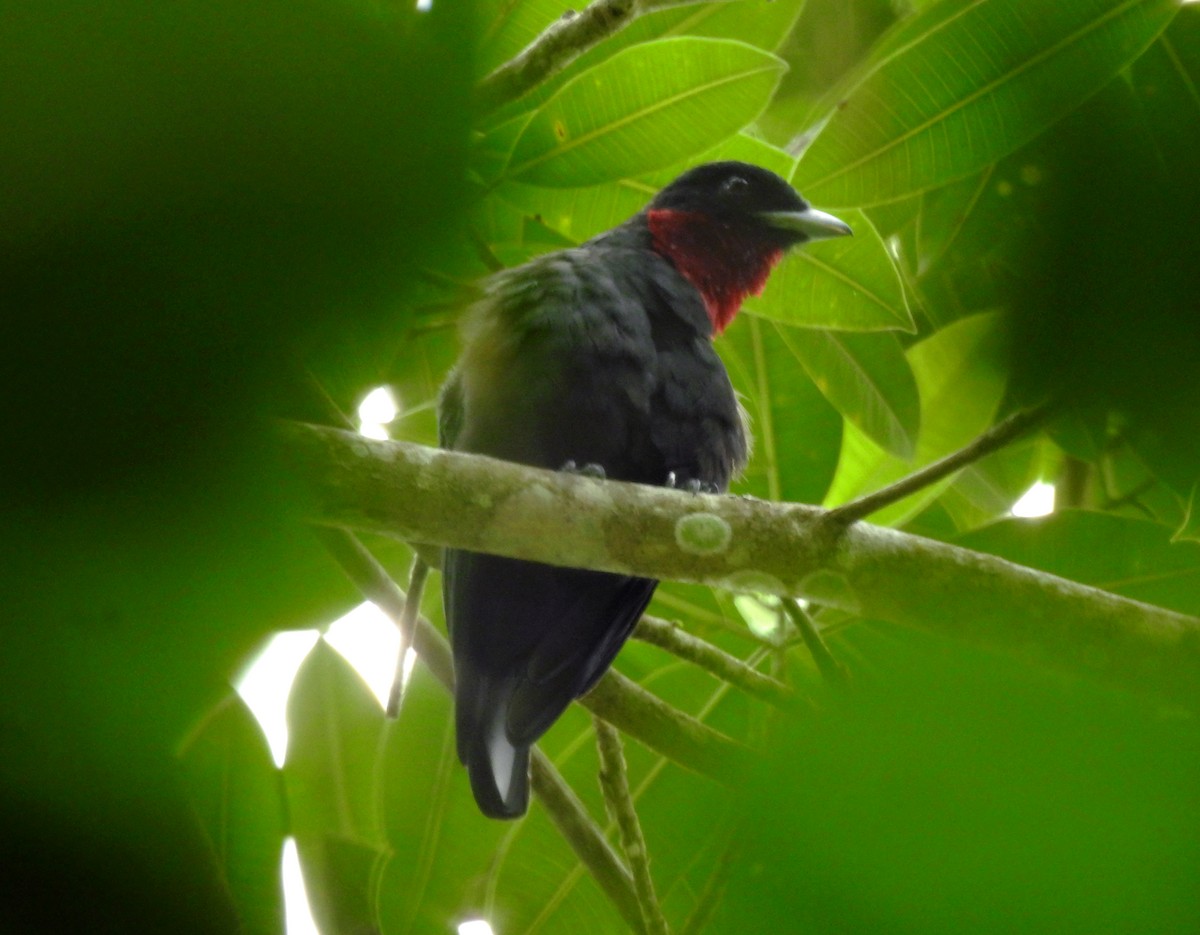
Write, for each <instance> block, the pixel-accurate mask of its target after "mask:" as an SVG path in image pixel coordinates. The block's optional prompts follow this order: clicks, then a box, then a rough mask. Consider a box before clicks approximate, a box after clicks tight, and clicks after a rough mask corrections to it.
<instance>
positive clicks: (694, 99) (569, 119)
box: [507, 38, 786, 187]
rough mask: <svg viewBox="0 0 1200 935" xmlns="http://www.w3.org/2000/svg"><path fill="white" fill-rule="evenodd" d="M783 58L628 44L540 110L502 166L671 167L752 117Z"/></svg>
mask: <svg viewBox="0 0 1200 935" xmlns="http://www.w3.org/2000/svg"><path fill="white" fill-rule="evenodd" d="M785 67H786V66H785V65H784V63H783V62H782V61H780V60H779V59H777V58H776V57H775V56H773V55H770V54H768V53H766V52H763V51H761V50H759V49H755V48H753V47H752V46H748V45H745V44H743V43H740V42H730V41H727V40H721V39H690V38H689V39H664V40H661V41H659V42H653V43H649V44H646V45H642V46H636V47H634V48H630V49H626V50H624V51H622V52H619V53H618V54H616V55H614V56H613V57H612V58H611V59H609V60H608V61H606V62H603V63H602V64H600V65H598V66H596V67H595V68H593V69H591V70H590V71H587V72H584V73H583V74H581V75H579V76H577V77H576V78H574V79H573V80H571V81H569V82H568V83H567V84H565V85H563V87H562V88H561V89H560V90H559V91H558V92H557V93H556V94H555V95H554V96H553V97H552V98H551V99H550V100H549V101H547V102H546V103H545V104H543V105H542V106H541V107H540V108H539V109H538V111H537V112H536V113H535V114H534V116H533V119H532V120H531V121H530V122H529V125H528V126H527V127H526V128H525V130H524V132H523V133H522V134H521V137H520V138H519V139H518V140H517V144H516V147H515V149H514V150H513V156H512V161H511V162H510V164H509V167H508V173H507V174H508V176H509V177H511V178H519V179H523V180H525V181H529V182H533V183H535V184H538V185H548V186H567V187H569V186H582V185H595V184H598V183H601V182H606V181H611V180H614V179H620V178H623V177H626V176H632V175H640V174H642V173H644V172H649V171H652V170H654V169H659V168H662V167H665V166H669V165H671V164H672V163H675V162H678V161H680V160H682V159H686V158H687V157H688V156H691V155H695V154H697V153H702V152H704V151H705V150H706V149H710V148H712V147H713V146H714V145H716V144H717V143H719V142H720V141H721V140H723V139H725V138H726V137H729V136H732V135H733V134H734V133H736V132H737V131H738V130H739V129H741V128H742V127H744V126H745V125H746V124H747V123H749V122H750V121H751V120H753V119H754V118H755V116H757V114H758V113H759V111H761V110H762V108H763V107H764V106H765V105H766V103H767V101H768V100H769V99H770V97H771V94H772V93H773V92H774V90H775V86H776V85H777V84H778V83H779V79H780V77H781V75H782V73H783V70H784V68H785Z"/></svg>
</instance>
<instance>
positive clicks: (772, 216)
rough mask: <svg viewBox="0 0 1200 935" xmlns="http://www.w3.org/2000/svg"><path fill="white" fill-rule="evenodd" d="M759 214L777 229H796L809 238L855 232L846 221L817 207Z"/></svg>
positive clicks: (819, 238)
mask: <svg viewBox="0 0 1200 935" xmlns="http://www.w3.org/2000/svg"><path fill="white" fill-rule="evenodd" d="M758 216H759V218H760V219H761V220H763V221H765V222H766V223H767V224H769V225H771V227H774V228H776V229H777V230H785V231H795V232H796V233H798V234H803V235H804V236H805V237H806V238H808V239H809V240H826V239H828V238H830V237H845V236H846V235H848V234H853V233H854V231H852V230H850V225H849V224H847V223H846V222H845V221H843V220H841V219H840V218H835V217H834V216H833V215H832V214H826V213H825V212H824V211H818V210H817V209H816V208H805V209H804V210H803V211H762V212H760V213H759V215H758Z"/></svg>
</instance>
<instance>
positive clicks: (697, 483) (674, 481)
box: [666, 471, 721, 493]
mask: <svg viewBox="0 0 1200 935" xmlns="http://www.w3.org/2000/svg"><path fill="white" fill-rule="evenodd" d="M666 485H667V486H668V487H669V488H671V489H672V490H686V491H687V492H688V493H720V492H721V491H720V490H718V489H717V485H716V484H714V483H712V482H711V481H703V480H700V478H698V477H693V478H691V479H689V480H686V481H684V482H683V483H682V484H680V483H679V480H678V478H677V477H676V476H675V472H674V471H668V472H667V484H666Z"/></svg>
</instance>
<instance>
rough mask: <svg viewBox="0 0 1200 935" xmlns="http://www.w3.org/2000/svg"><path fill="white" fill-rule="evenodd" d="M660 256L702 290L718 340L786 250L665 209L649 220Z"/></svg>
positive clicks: (707, 219)
mask: <svg viewBox="0 0 1200 935" xmlns="http://www.w3.org/2000/svg"><path fill="white" fill-rule="evenodd" d="M647 222H648V225H649V227H650V236H651V238H652V239H653V243H654V249H655V251H656V252H658V253H659V254H661V255H662V256H664V257H666V258H667V259H668V260H670V261H671V262H672V263H674V264H675V268H676V269H677V270H679V272H680V274H681V275H682V276H683V278H684V279H686V280H687V281H688V282H690V283H691V284H692V285H693V286H695V287H696V289H697V290H698V291H699V293H700V295H701V296H702V297H703V299H704V307H705V309H706V310H707V311H708V319H709V321H711V322H712V329H713V337H716V336H717V335H719V334H720V333H721V332H723V331H724V330H725V329H726V328H728V327H729V323H730V322H731V321H733V319H734V317H735V316H736V315H737V313H738V312H739V311H740V310H741V307H742V302H743V301H744V300H745V298H746V296H748V295H758V294H759V293H760V292H762V291H763V287H764V286H766V284H767V277H768V276H770V275H771V268H772V267H774V265H775V264H776V263H778V262H779V259H780V257H782V256H783V251H782V250H781V249H780V248H779V247H776V246H773V245H771V244H767V243H764V242H763V241H762V240H760V239H758V238H755V237H754V236H753V234H750V233H748V232H747V231H746V230H745V229H741V228H737V227H734V226H733V225H730V224H725V223H722V222H721V221H717V220H714V219H713V218H711V217H709V216H708V215H706V214H701V213H699V212H696V211H672V210H670V209H666V208H661V209H658V210H654V211H650V212H649V213H648V215H647Z"/></svg>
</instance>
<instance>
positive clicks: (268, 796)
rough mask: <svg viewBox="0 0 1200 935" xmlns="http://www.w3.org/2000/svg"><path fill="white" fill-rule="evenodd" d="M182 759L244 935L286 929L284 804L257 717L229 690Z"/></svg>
mask: <svg viewBox="0 0 1200 935" xmlns="http://www.w3.org/2000/svg"><path fill="white" fill-rule="evenodd" d="M180 760H181V762H182V765H183V771H184V775H185V777H186V780H187V785H188V791H189V793H190V794H191V798H192V802H193V804H194V806H195V809H196V812H197V814H198V815H199V816H200V821H201V823H202V824H203V826H204V830H205V832H206V833H207V834H208V838H209V840H210V841H211V842H212V846H213V849H214V851H215V852H216V857H217V862H218V865H219V866H220V868H221V873H222V876H223V878H224V881H225V885H226V887H227V888H228V890H229V893H230V896H231V897H232V898H233V902H234V905H235V906H237V910H238V916H239V918H240V920H241V923H242V931H244V932H245V933H246V935H278V933H279V932H282V931H283V918H284V913H283V887H282V880H281V878H280V875H279V857H280V853H281V852H282V849H283V837H284V834H283V831H284V804H283V794H282V792H283V790H282V786H281V784H280V781H279V772H278V770H276V769H275V764H274V763H273V762H272V760H271V751H270V750H269V749H268V747H267V741H266V738H265V737H263V735H262V731H261V729H260V728H259V726H258V723H257V722H256V721H255V720H254V715H253V714H251V713H250V710H249V709H248V708H247V707H246V705H245V703H244V702H243V701H242V700H241V698H239V697H238V696H237V695H234V694H231V695H230V696H229V697H227V698H226V699H225V700H224V701H223V702H221V703H220V704H219V705H218V706H217V707H216V708H215V709H214V710H213V712H212V713H211V714H210V715H209V716H208V718H207V719H206V720H205V722H204V723H203V724H202V725H201V726H200V727H199V729H198V730H197V731H196V732H195V733H194V734H192V736H191V737H189V738H188V740H187V741H186V742H185V743H184V745H183V748H182V750H181V751H180Z"/></svg>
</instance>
